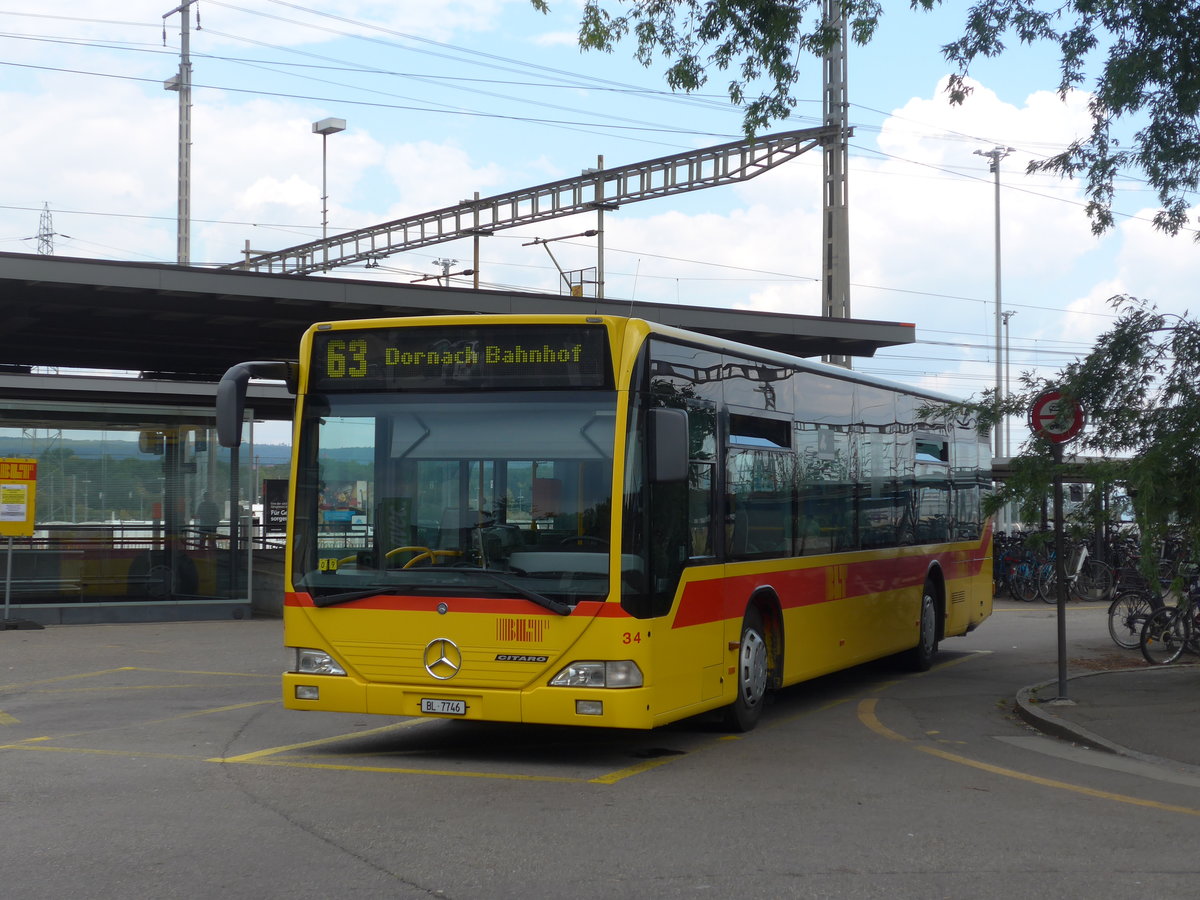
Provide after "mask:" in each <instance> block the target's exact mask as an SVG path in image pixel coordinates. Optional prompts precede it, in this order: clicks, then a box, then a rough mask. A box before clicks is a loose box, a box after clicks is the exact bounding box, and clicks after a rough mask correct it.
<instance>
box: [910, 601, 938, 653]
mask: <svg viewBox="0 0 1200 900" xmlns="http://www.w3.org/2000/svg"><path fill="white" fill-rule="evenodd" d="M937 616H938V601H937V588H935V587H934V585H933V582H931V581H926V582H925V587H924V588H922V589H921V619H920V626H919V628H918V631H917V645H916V646H915V647H913V648H912V649H911V650H909V651H908V663H909V666H910V667H911V668H912V669H913V670H914V671H916V672H928V671H929V668H930V666H932V665H933V660H934V657H935V656H937V651H938V633H937V631H938V628H937V625H938V623H937Z"/></svg>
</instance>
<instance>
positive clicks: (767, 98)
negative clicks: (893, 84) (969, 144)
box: [530, 0, 1200, 240]
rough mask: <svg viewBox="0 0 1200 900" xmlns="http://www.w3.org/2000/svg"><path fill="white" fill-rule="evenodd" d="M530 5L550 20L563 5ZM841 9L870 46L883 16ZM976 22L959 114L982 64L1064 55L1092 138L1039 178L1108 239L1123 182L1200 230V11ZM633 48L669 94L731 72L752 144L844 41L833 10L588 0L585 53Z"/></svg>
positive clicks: (804, 1) (1122, 6)
mask: <svg viewBox="0 0 1200 900" xmlns="http://www.w3.org/2000/svg"><path fill="white" fill-rule="evenodd" d="M530 2H531V3H532V4H533V6H534V7H535V8H537V9H539V10H541V11H543V12H546V11H547V10H548V9H549V2H550V0H530ZM941 5H942V0H909V8H910V9H911V10H916V11H929V10H932V9H934V8H935V7H938V6H941ZM840 8H841V10H842V11H843V13H844V15H845V19H846V25H847V30H848V32H849V35H850V38H851V40H852V41H853V42H854V43H857V44H866V43H868V42H869V41H870V40H871V38H872V37H873V35H874V33H875V30H876V28H877V26H878V24H879V21H880V17H881V16H882V14H883V5H882V3H880V2H879V0H843V2H841V3H840ZM614 10H619V11H614ZM965 15H966V19H965V21H964V24H963V33H962V36H961V37H960V38H958V39H957V40H955V41H953V42H951V43H949V44H947V45H945V46H944V47H942V53H943V55H944V57H945V58H946V60H947V62H949V63H950V64H951V65H952V66H953V67H954V70H955V71H953V72H952V74H951V76H950V82H949V87H948V92H949V96H950V100H951V102H953V103H962V102H963V101H964V100H965V99H966V97H967V95H968V94H969V93H970V87H969V85H968V84H967V82H966V78H967V76H968V74H969V72H970V68H971V64H972V63H973V62H974V61H975V60H976V59H978V58H980V57H985V58H986V57H997V56H1000V55H1002V54H1003V52H1004V50H1005V46H1006V44H1005V42H1006V41H1011V40H1012V39H1014V38H1015V39H1016V40H1017V41H1019V42H1020V43H1023V44H1030V45H1032V44H1047V45H1050V46H1052V47H1054V48H1055V50H1056V52H1057V53H1058V54H1059V59H1060V67H1061V68H1060V70H1061V73H1062V74H1061V78H1060V80H1059V83H1058V85H1057V88H1058V91H1059V93H1060V95H1065V94H1066V93H1067V92H1068V91H1072V90H1076V89H1083V90H1089V91H1090V92H1091V96H1092V99H1091V104H1090V110H1091V116H1092V130H1091V133H1090V134H1089V135H1088V136H1087V137H1085V138H1081V139H1079V140H1076V141H1074V142H1072V143H1071V144H1070V145H1069V146H1068V147H1067V148H1066V149H1065V150H1063V151H1062V152H1060V153H1056V154H1054V155H1053V156H1050V157H1047V158H1045V159H1041V160H1034V161H1033V162H1031V163H1030V164H1029V171H1031V172H1038V171H1044V172H1053V173H1058V174H1060V175H1064V176H1069V177H1077V176H1080V177H1084V178H1085V179H1086V191H1087V196H1088V205H1087V213H1088V216H1089V217H1090V219H1091V221H1092V230H1093V231H1094V232H1096V233H1097V234H1099V233H1102V232H1104V231H1106V230H1107V229H1109V228H1110V227H1112V223H1113V215H1112V200H1113V183H1114V179H1115V178H1116V177H1117V176H1118V175H1119V174H1133V175H1136V176H1139V177H1144V178H1145V179H1146V180H1147V181H1148V182H1149V184H1150V185H1151V186H1152V187H1153V188H1154V190H1155V191H1156V192H1157V193H1158V200H1159V203H1160V205H1161V209H1160V210H1159V211H1158V212H1157V213H1156V214H1155V218H1154V223H1155V225H1156V226H1157V227H1158V228H1161V229H1162V230H1163V231H1166V232H1167V233H1169V234H1176V233H1178V232H1179V231H1180V229H1182V228H1183V227H1184V226H1186V225H1187V223H1188V206H1189V194H1190V193H1191V192H1194V191H1195V190H1196V188H1197V182H1198V180H1200V128H1198V127H1197V115H1198V113H1200V40H1198V39H1197V37H1196V36H1197V35H1200V4H1197V3H1196V2H1195V0H1184V2H1181V3H1165V2H1162V0H1062V2H1046V0H979V2H977V3H976V4H974V5H972V6H971V7H970V8H969V9H968V10H967V11H966V13H965ZM629 37H632V38H633V39H634V40H635V41H636V49H635V51H634V52H635V56H636V58H637V59H638V61H639V62H641V63H642V64H643V65H645V66H650V65H652V64H654V62H655V61H656V60H657V59H660V58H661V59H663V60H664V61H665V62H666V71H665V77H666V81H667V84H668V85H670V86H671V88H672V89H674V90H680V91H694V90H696V89H697V88H700V87H702V86H703V85H705V84H706V83H707V82H708V79H709V76H710V75H711V74H712V73H713V72H714V71H719V72H729V73H730V81H729V85H728V91H729V97H730V99H731V100H732V101H733V102H734V103H735V104H737V105H739V106H741V107H743V108H744V110H745V117H744V127H745V131H746V133H747V135H748V136H753V135H754V134H755V133H756V132H758V131H761V130H762V129H764V128H766V127H767V126H768V125H770V124H771V123H773V122H777V121H779V120H781V119H785V118H787V116H788V115H789V113H790V112H791V110H792V108H793V107H794V106H795V103H796V100H795V98H794V97H793V96H792V90H793V88H794V86H795V85H796V82H797V81H798V79H799V77H800V74H801V70H800V68H799V66H798V64H797V62H798V58H799V55H800V54H801V53H811V54H816V55H820V54H822V53H824V52H825V51H826V50H827V49H828V48H829V47H831V46H835V45H836V42H837V41H838V40H839V29H838V28H837V27H835V26H834V25H833V24H832V23H831V22H830V21H828V20H827V19H826V18H825V14H824V0H639V2H627V0H585V2H584V5H583V14H582V20H581V24H580V31H579V43H580V46H582V47H584V48H585V49H593V50H603V51H606V52H612V51H613V50H614V48H615V47H616V45H617V44H618V43H620V42H621V41H623V40H625V39H626V38H629ZM1097 63H1098V65H1099V69H1098V73H1097V74H1095V75H1089V66H1092V65H1095V64H1097ZM808 92H809V93H811V90H810V91H808ZM1128 120H1136V121H1137V122H1138V123H1143V124H1141V127H1139V128H1138V130H1137V131H1136V133H1135V134H1134V136H1133V137H1132V139H1130V140H1128V141H1127V142H1123V141H1122V139H1121V137H1120V136H1119V135H1117V134H1114V131H1115V126H1117V125H1118V124H1119V123H1122V122H1124V121H1128ZM1197 239H1198V240H1200V233H1198V234H1197Z"/></svg>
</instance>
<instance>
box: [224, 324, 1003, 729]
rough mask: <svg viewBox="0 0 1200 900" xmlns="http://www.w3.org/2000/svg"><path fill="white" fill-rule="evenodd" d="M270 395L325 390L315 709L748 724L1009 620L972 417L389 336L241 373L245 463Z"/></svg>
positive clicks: (353, 335)
mask: <svg viewBox="0 0 1200 900" xmlns="http://www.w3.org/2000/svg"><path fill="white" fill-rule="evenodd" d="M251 377H264V378H284V377H286V378H288V379H289V381H290V383H291V384H292V385H293V386H294V389H295V390H296V393H297V404H296V420H295V432H294V443H293V462H292V475H291V489H290V505H289V513H288V540H287V566H286V570H287V575H286V578H287V585H286V596H285V601H284V622H283V631H284V640H285V644H286V646H287V647H288V648H289V652H290V654H291V658H292V660H293V664H292V665H291V668H290V670H289V671H288V672H286V673H285V674H284V676H283V692H284V704H285V705H286V706H287V707H289V708H292V709H309V710H324V711H341V712H352V713H379V714H381V715H386V716H441V717H451V718H458V719H470V720H489V721H504V722H535V723H548V724H558V725H568V724H569V725H592V726H608V727H617V728H653V727H656V726H659V725H664V724H666V723H668V722H673V721H676V720H679V719H682V718H685V717H689V716H694V715H697V714H700V713H704V712H708V711H712V710H721V711H722V714H723V716H724V718H725V721H726V723H727V725H728V726H729V727H731V728H733V729H735V730H747V729H750V728H752V727H754V725H755V723H756V722H757V721H758V719H759V717H760V715H761V713H762V710H763V704H764V700H765V699H766V698H767V697H768V695H769V692H770V691H771V690H772V689H776V688H780V687H783V686H786V685H790V684H794V683H797V682H800V681H804V680H805V679H810V678H814V677H816V676H819V675H823V674H826V673H829V672H833V671H836V670H839V669H844V668H846V667H849V666H854V665H857V664H860V663H864V662H867V661H869V660H874V659H879V658H881V657H885V656H891V655H893V654H898V655H901V656H902V657H906V658H907V661H909V662H910V663H911V664H912V665H913V666H915V667H916V668H917V669H927V668H928V667H929V666H930V664H931V661H932V660H933V658H934V656H935V654H936V652H937V649H938V644H939V642H940V641H941V640H942V639H943V638H946V637H951V636H954V635H962V634H965V633H966V632H968V631H970V630H972V629H973V628H975V627H976V626H977V625H979V624H980V623H981V622H982V621H983V620H984V619H985V618H987V617H988V615H989V614H990V612H991V597H992V591H991V585H992V582H991V574H992V565H991V526H990V523H989V522H987V521H985V519H984V517H983V516H982V514H981V500H982V497H983V494H984V492H985V490H987V488H988V487H989V485H990V469H989V466H990V455H989V453H988V445H987V438H986V435H983V436H981V435H980V434H979V433H978V431H977V430H976V428H975V427H974V424H973V423H972V422H971V421H969V420H966V419H962V420H955V419H954V418H953V417H948V416H947V414H946V413H945V412H944V410H945V405H944V404H946V403H947V402H949V398H947V397H943V396H939V395H935V394H931V393H928V392H924V391H918V390H915V389H912V388H909V387H904V386H900V385H896V384H890V383H887V382H885V381H882V380H880V379H877V378H872V377H867V376H863V375H858V374H855V373H853V372H851V371H848V370H845V369H841V368H835V367H831V366H825V365H822V364H820V363H816V362H812V361H809V360H805V359H800V358H795V357H790V356H787V355H784V354H782V353H777V352H773V351H768V350H761V349H755V348H753V347H750V346H746V345H743V344H738V343H733V342H729V341H724V340H719V339H716V338H713V337H708V336H705V335H702V334H697V333H693V332H688V331H684V330H680V329H677V328H671V327H666V326H662V325H657V324H654V323H651V322H646V321H642V320H639V319H632V318H621V317H616V316H607V315H597V316H579V315H574V316H550V315H509V316H500V315H476V316H445V317H443V316H437V317H424V318H405V319H370V320H358V321H346V322H326V323H320V324H317V325H314V326H313V327H312V328H310V329H309V330H308V331H307V332H306V334H305V335H304V337H303V340H302V342H301V346H300V360H299V363H283V362H279V363H274V362H253V363H243V364H241V365H238V366H235V367H233V368H232V369H230V370H229V372H228V373H226V375H225V377H224V379H223V380H222V383H221V385H220V387H219V389H218V433H219V435H220V439H221V442H222V444H224V445H225V446H237V444H238V443H240V439H241V420H242V409H243V398H244V388H245V384H246V382H247V381H248V379H249V378H251ZM939 410H941V411H939Z"/></svg>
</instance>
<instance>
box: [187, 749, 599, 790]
mask: <svg viewBox="0 0 1200 900" xmlns="http://www.w3.org/2000/svg"><path fill="white" fill-rule="evenodd" d="M246 755H247V756H253V754H246ZM205 762H216V763H228V762H236V763H245V764H248V765H252V766H277V767H280V768H285V769H286V768H292V769H332V770H336V771H340V772H377V773H380V774H385V775H441V776H451V777H454V778H494V779H499V780H502V781H553V782H558V783H560V784H584V783H586V780H585V779H583V778H567V777H563V776H556V775H515V774H512V773H505V772H455V771H453V770H450V769H407V768H400V767H396V766H353V765H345V764H342V763H311V762H297V761H291V762H289V761H288V760H282V759H243V758H241V757H230V758H229V759H221V758H220V757H217V758H214V759H207V760H205Z"/></svg>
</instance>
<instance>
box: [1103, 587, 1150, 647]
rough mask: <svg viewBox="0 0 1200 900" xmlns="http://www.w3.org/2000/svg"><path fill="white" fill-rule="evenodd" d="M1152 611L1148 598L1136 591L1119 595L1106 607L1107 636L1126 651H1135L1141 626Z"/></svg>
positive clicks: (1139, 637) (1140, 633) (1140, 634)
mask: <svg viewBox="0 0 1200 900" xmlns="http://www.w3.org/2000/svg"><path fill="white" fill-rule="evenodd" d="M1152 610H1153V606H1151V604H1150V598H1149V597H1147V596H1146V595H1145V594H1139V593H1138V592H1137V591H1126V592H1125V593H1123V594H1120V595H1119V596H1118V597H1117V599H1115V600H1113V602H1112V603H1110V604H1109V606H1108V635H1109V637H1111V638H1112V639H1113V643H1114V644H1116V645H1117V646H1118V647H1123V648H1125V649H1126V650H1133V649H1136V648H1137V646H1138V641H1139V640H1140V639H1141V636H1142V625H1143V623H1145V621H1146V619H1148V618H1149V617H1150V613H1151V611H1152Z"/></svg>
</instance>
